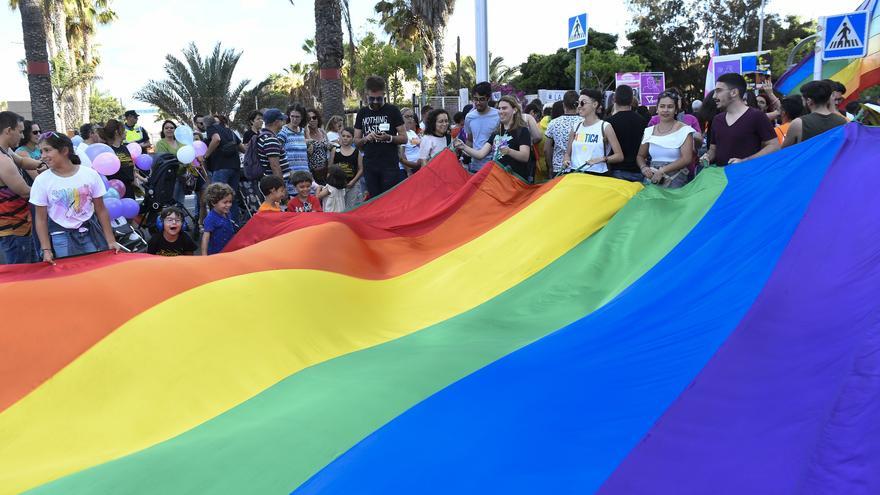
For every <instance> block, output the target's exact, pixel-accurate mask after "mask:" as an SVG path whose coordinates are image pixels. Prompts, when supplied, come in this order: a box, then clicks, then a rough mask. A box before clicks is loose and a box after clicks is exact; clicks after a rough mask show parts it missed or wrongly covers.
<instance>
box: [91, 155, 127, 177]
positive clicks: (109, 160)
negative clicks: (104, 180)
mask: <svg viewBox="0 0 880 495" xmlns="http://www.w3.org/2000/svg"><path fill="white" fill-rule="evenodd" d="M119 166H120V164H119V157H117V156H116V154H115V153H101V154H100V155H98V156H96V157H95V158H94V159H93V160H92V168H93V169H95V171H96V172H98V173H99V174H102V175H113V174H115V173H116V172H119Z"/></svg>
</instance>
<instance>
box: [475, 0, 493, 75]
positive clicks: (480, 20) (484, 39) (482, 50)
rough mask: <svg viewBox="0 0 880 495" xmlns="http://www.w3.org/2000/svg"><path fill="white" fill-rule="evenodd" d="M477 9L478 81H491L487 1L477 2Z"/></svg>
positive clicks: (480, 0)
mask: <svg viewBox="0 0 880 495" xmlns="http://www.w3.org/2000/svg"><path fill="white" fill-rule="evenodd" d="M474 5H475V6H476V8H477V12H476V22H477V26H476V27H477V81H476V82H483V81H488V80H489V34H488V33H489V28H488V18H489V15H488V12H487V7H486V0H476V1H475V2H474Z"/></svg>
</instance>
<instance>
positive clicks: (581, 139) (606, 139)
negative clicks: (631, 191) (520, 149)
mask: <svg viewBox="0 0 880 495" xmlns="http://www.w3.org/2000/svg"><path fill="white" fill-rule="evenodd" d="M602 99H603V96H602V93H601V92H600V91H598V90H595V89H584V90H582V91H581V94H580V97H579V98H578V115H580V117H581V118H582V119H583V120H582V121H581V122H580V123H579V124H577V125H576V126H575V128H574V130H573V131H571V134H570V135H569V137H568V146H567V147H566V150H565V157H564V158H563V159H562V166H563V171H562V173H571V172H580V173H586V174H593V175H606V174H607V173H608V164H609V163H620V162H622V161H623V151H622V150H621V148H620V142H619V141H618V140H617V134H615V133H614V127H612V126H611V124H609V123H608V122H605V121H604V120H602V119H600V118H599V114H598V112H599V108H600V107H601V105H602ZM609 152H610V153H611V154H610V155H609Z"/></svg>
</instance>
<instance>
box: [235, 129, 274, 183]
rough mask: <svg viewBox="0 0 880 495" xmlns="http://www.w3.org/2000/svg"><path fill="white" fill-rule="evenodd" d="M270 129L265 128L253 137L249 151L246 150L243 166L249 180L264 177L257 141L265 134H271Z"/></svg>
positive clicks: (249, 144)
mask: <svg viewBox="0 0 880 495" xmlns="http://www.w3.org/2000/svg"><path fill="white" fill-rule="evenodd" d="M269 134H270V133H269V131H267V130H265V129H263V130H260V133H259V134H257V135H256V136H254V137H252V138H251V141H250V142H249V143H248V146H247V151H245V152H244V158H243V159H242V161H241V163H242V167H243V168H244V176H245V178H246V179H247V180H257V179H259V178H261V177H263V166H262V165H260V157H259V155H258V154H257V149H258V148H259V147H258V146H257V143H258V142H259V141H260V139H261V138H262V137H263V136H267V135H269Z"/></svg>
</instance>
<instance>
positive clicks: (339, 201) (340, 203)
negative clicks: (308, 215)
mask: <svg viewBox="0 0 880 495" xmlns="http://www.w3.org/2000/svg"><path fill="white" fill-rule="evenodd" d="M346 184H347V181H346V175H345V170H342V167H340V166H338V165H330V167H329V168H328V169H327V185H326V186H323V187H321V188H319V189H318V193H317V196H318V199H320V200H321V209H322V210H324V212H325V213H342V212H343V211H345V186H346Z"/></svg>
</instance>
